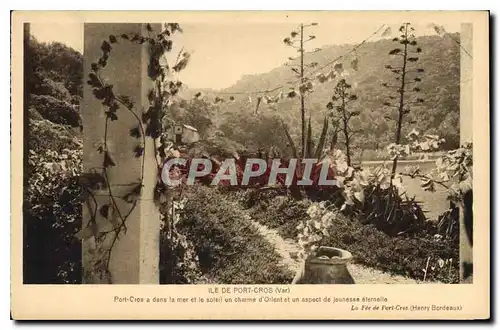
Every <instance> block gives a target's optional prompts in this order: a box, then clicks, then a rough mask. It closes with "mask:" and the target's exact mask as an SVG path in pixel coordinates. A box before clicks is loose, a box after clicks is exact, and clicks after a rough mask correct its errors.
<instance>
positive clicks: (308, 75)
mask: <svg viewBox="0 0 500 330" xmlns="http://www.w3.org/2000/svg"><path fill="white" fill-rule="evenodd" d="M384 26H385V24H382V25H381V26H380V27H379V28H378V29H376V30H375V32H373V33H372V34H370V35H369V36H368V37H367V38H366V39H364V40H363V41H362V42H360V43H359V44H357V45H356V46H354V47H353V48H352V49H351V50H349V51H348V52H346V53H344V54H343V55H340V56H338V57H336V58H335V59H333V60H331V61H329V62H328V63H326V64H325V65H323V66H321V67H320V68H318V69H316V70H313V71H310V72H308V73H307V74H304V78H308V77H310V76H311V75H313V74H315V73H318V72H319V71H321V70H323V69H324V68H326V67H328V66H330V65H332V64H334V63H335V62H337V61H339V60H341V59H343V58H344V57H346V56H348V55H350V54H352V53H354V52H356V50H357V49H358V48H359V47H361V46H362V45H364V44H365V43H366V42H367V41H368V40H370V39H371V38H373V36H375V35H376V34H377V33H379V32H380V30H382V28H383V27H384ZM301 80H302V79H301V78H299V79H297V80H295V81H293V82H292V83H288V84H291V85H296V84H298V83H299V82H301ZM284 87H287V86H286V85H280V86H277V87H274V88H272V89H265V90H260V91H254V92H248V91H247V92H241V91H236V92H210V93H211V94H212V93H213V94H220V95H256V94H265V93H272V92H275V91H277V90H279V89H281V88H284Z"/></svg>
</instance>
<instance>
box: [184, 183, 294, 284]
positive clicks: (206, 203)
mask: <svg viewBox="0 0 500 330" xmlns="http://www.w3.org/2000/svg"><path fill="white" fill-rule="evenodd" d="M186 198H187V200H188V202H187V203H186V205H185V208H184V210H183V214H182V216H181V218H182V220H181V222H182V223H181V224H179V228H180V230H181V231H182V232H183V233H184V234H185V235H186V236H187V238H188V240H190V241H191V242H192V243H193V245H194V247H195V251H196V252H197V254H198V259H199V264H200V269H201V271H202V272H203V273H204V274H206V275H207V276H208V277H209V278H213V279H215V280H216V282H217V283H219V284H283V283H290V282H291V280H292V278H293V274H292V273H291V272H290V271H289V270H288V269H287V268H286V267H285V266H282V265H280V261H281V257H280V256H279V255H278V254H277V253H276V252H275V250H274V247H273V246H271V245H270V244H269V243H268V242H267V241H266V240H265V239H264V238H263V237H262V236H261V235H260V234H259V232H258V231H257V229H256V228H254V227H253V226H252V224H251V223H250V222H249V220H248V219H247V218H246V217H245V214H244V213H243V212H242V211H241V210H240V209H239V207H238V206H237V205H235V204H233V203H232V202H230V201H228V200H226V197H225V196H224V195H222V194H221V193H220V192H219V191H218V190H217V189H216V188H213V187H203V186H193V187H190V189H189V191H188V193H187V196H186Z"/></svg>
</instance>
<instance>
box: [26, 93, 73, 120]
mask: <svg viewBox="0 0 500 330" xmlns="http://www.w3.org/2000/svg"><path fill="white" fill-rule="evenodd" d="M30 107H33V108H35V109H36V110H37V111H38V112H39V113H40V114H41V115H42V117H43V118H45V119H48V120H50V121H51V122H53V123H56V124H62V125H70V126H72V127H79V126H81V118H80V114H79V113H78V106H77V105H74V104H70V103H68V102H66V101H62V100H59V99H56V98H55V97H53V96H50V95H31V96H30Z"/></svg>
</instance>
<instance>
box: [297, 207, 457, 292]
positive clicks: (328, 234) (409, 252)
mask: <svg viewBox="0 0 500 330" xmlns="http://www.w3.org/2000/svg"><path fill="white" fill-rule="evenodd" d="M307 213H308V215H309V216H308V217H306V218H304V219H303V221H302V222H300V223H299V225H298V226H297V230H299V234H298V235H297V239H298V243H299V245H300V246H301V247H302V250H301V252H300V255H301V257H305V256H306V255H307V254H309V253H311V252H312V251H314V250H315V249H317V248H318V247H319V246H332V247H337V248H341V249H345V250H347V251H349V252H351V253H352V254H353V256H354V260H353V261H354V262H356V263H360V264H364V265H367V266H370V267H374V268H378V269H381V270H383V271H388V272H391V273H393V274H400V275H404V276H409V277H412V278H414V279H418V280H422V279H423V278H424V273H425V278H426V279H427V280H434V281H436V280H437V281H442V282H445V283H457V281H458V240H457V239H455V240H448V239H443V237H442V236H440V235H434V236H432V235H427V234H425V232H420V233H419V234H418V235H415V236H413V237H412V236H408V235H406V234H402V235H398V236H393V237H391V236H389V235H386V234H385V233H383V232H382V231H380V230H378V229H377V228H376V227H374V226H373V225H371V224H363V223H361V222H359V221H355V220H353V219H351V218H349V217H346V216H345V215H343V214H342V212H340V211H339V210H338V209H337V208H336V207H334V206H332V205H331V204H329V203H325V202H322V203H314V204H312V205H311V206H310V207H309V208H308V210H307ZM427 259H429V261H430V266H429V267H427V268H426V266H427ZM445 260H446V261H445ZM445 265H446V267H444V266H445Z"/></svg>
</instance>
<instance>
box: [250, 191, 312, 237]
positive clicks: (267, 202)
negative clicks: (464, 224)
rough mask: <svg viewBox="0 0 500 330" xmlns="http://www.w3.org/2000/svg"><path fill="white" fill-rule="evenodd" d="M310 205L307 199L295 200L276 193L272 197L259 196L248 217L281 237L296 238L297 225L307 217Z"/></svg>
mask: <svg viewBox="0 0 500 330" xmlns="http://www.w3.org/2000/svg"><path fill="white" fill-rule="evenodd" d="M262 195H264V196H262ZM310 204H311V201H310V200H309V199H303V200H297V199H295V198H292V197H290V196H286V195H277V194H276V192H275V193H274V196H272V195H269V194H267V195H266V194H261V198H260V199H258V200H256V201H255V202H254V206H253V207H252V208H251V209H250V215H251V216H252V218H253V219H254V220H256V221H258V222H259V223H261V224H263V225H265V226H267V227H269V228H273V229H276V230H277V231H278V233H279V234H280V235H281V236H283V237H285V238H296V237H297V234H298V231H297V225H298V224H299V222H300V221H301V220H303V219H304V218H306V217H307V212H306V210H307V208H308V207H309V205H310ZM247 205H248V204H247Z"/></svg>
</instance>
